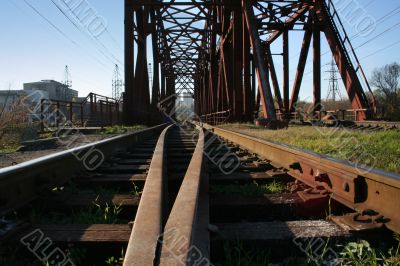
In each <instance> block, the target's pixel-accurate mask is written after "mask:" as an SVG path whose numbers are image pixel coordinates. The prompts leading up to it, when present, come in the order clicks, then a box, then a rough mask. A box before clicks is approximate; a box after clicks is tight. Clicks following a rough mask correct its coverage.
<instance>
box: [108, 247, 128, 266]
mask: <svg viewBox="0 0 400 266" xmlns="http://www.w3.org/2000/svg"><path fill="white" fill-rule="evenodd" d="M124 258H125V252H124V250H123V249H122V251H121V255H120V257H114V256H111V257H108V258H107V259H106V261H105V264H106V265H109V266H122V265H123V264H124Z"/></svg>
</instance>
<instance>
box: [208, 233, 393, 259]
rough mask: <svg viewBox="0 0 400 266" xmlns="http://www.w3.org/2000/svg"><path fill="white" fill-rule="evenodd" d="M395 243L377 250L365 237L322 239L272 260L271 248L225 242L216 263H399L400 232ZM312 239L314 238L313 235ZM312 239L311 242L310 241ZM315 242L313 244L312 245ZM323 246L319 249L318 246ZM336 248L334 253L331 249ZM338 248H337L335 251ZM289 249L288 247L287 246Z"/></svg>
mask: <svg viewBox="0 0 400 266" xmlns="http://www.w3.org/2000/svg"><path fill="white" fill-rule="evenodd" d="M394 239H395V241H396V242H397V245H396V246H395V247H392V248H390V249H386V250H380V249H375V248H373V247H371V245H370V244H369V243H368V242H367V241H365V240H359V241H357V242H350V243H347V244H346V245H344V246H339V245H336V247H334V246H333V245H332V244H329V239H328V240H327V241H325V244H324V246H323V247H321V246H319V245H309V246H308V247H307V248H306V249H305V250H304V251H303V252H304V253H303V254H304V256H290V254H288V256H287V257H286V258H285V259H284V261H282V262H280V263H274V264H272V263H271V261H270V257H271V255H273V254H271V251H269V250H266V249H262V248H256V249H251V250H249V249H247V248H244V247H243V243H242V242H240V241H237V242H229V241H226V242H224V246H223V254H222V258H220V260H219V261H218V263H216V264H215V265H218V266H220V265H221V266H222V265H226V266H239V265H240V266H250V265H251V266H261V265H282V266H283V265H300V266H301V265H304V266H306V265H307V266H308V265H315V266H320V265H343V266H347V265H352V266H380V265H382V266H399V265H400V236H399V235H395V236H394ZM312 240H315V239H312ZM310 243H311V242H310ZM313 246H314V247H313ZM313 248H317V250H313ZM321 248H322V250H321ZM333 250H335V253H333V252H332V251H333ZM336 251H337V252H336ZM288 252H289V253H290V250H288Z"/></svg>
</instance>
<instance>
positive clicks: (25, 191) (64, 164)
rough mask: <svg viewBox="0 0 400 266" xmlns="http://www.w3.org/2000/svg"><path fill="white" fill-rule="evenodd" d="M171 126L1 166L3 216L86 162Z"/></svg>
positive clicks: (128, 134) (159, 126)
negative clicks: (8, 165)
mask: <svg viewBox="0 0 400 266" xmlns="http://www.w3.org/2000/svg"><path fill="white" fill-rule="evenodd" d="M167 125H168V124H162V125H158V126H155V127H152V128H149V129H144V130H141V131H137V132H133V133H127V134H124V135H121V136H116V137H112V138H109V139H105V140H101V141H97V142H94V143H90V144H87V145H83V146H79V147H76V148H72V149H68V150H65V151H62V152H58V153H54V154H50V155H47V156H44V157H40V158H37V159H34V160H30V161H27V162H23V163H21V164H18V165H15V166H10V167H5V168H2V169H0V215H2V214H5V213H8V212H9V211H11V210H14V209H16V208H19V207H21V206H23V205H25V204H26V203H28V202H30V201H32V200H34V199H35V198H36V197H37V194H38V192H40V191H41V190H43V189H46V188H47V189H49V188H53V187H55V186H57V185H61V184H64V183H65V182H66V181H67V180H68V179H69V178H70V177H72V176H73V175H74V174H77V173H79V172H80V171H82V170H85V169H86V170H88V167H85V164H86V165H88V164H91V163H92V164H93V163H96V160H97V161H98V162H100V161H102V160H103V159H104V160H105V159H107V158H108V157H109V156H110V155H111V153H112V152H114V151H117V150H125V149H126V148H127V147H129V146H130V145H132V144H134V143H138V142H140V141H142V140H144V139H147V138H148V137H149V136H151V135H155V134H157V135H158V134H159V133H160V132H161V131H162V130H163V129H164V128H165V127H166V126H167ZM78 133H79V132H78ZM89 168H90V167H89ZM89 170H90V169H89Z"/></svg>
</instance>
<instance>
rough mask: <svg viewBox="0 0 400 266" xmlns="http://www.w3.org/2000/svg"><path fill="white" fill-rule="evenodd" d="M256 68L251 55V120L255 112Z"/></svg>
mask: <svg viewBox="0 0 400 266" xmlns="http://www.w3.org/2000/svg"><path fill="white" fill-rule="evenodd" d="M256 94H257V87H256V66H255V64H254V60H253V55H251V94H250V112H251V113H250V115H251V117H250V118H251V119H252V118H253V117H254V111H255V110H256Z"/></svg>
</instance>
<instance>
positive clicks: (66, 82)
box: [64, 66, 72, 89]
mask: <svg viewBox="0 0 400 266" xmlns="http://www.w3.org/2000/svg"><path fill="white" fill-rule="evenodd" d="M64 85H65V86H67V87H68V89H71V88H72V80H71V73H70V72H69V68H68V66H65V70H64Z"/></svg>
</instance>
